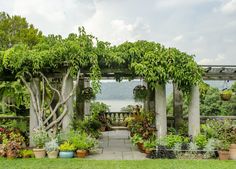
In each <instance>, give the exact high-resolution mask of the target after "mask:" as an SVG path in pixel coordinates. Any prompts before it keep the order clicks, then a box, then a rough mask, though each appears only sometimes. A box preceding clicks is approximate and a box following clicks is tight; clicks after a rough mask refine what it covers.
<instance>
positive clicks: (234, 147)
mask: <svg viewBox="0 0 236 169" xmlns="http://www.w3.org/2000/svg"><path fill="white" fill-rule="evenodd" d="M229 158H230V159H231V160H236V144H231V145H230V149H229Z"/></svg>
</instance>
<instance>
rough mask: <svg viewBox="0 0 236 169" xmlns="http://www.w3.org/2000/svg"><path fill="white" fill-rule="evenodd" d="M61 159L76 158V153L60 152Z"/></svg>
mask: <svg viewBox="0 0 236 169" xmlns="http://www.w3.org/2000/svg"><path fill="white" fill-rule="evenodd" d="M59 157H60V158H73V157H74V151H60V152H59Z"/></svg>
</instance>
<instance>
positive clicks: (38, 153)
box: [33, 148, 46, 158]
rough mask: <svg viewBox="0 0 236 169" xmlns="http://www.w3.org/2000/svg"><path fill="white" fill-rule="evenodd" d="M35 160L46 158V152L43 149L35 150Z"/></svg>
mask: <svg viewBox="0 0 236 169" xmlns="http://www.w3.org/2000/svg"><path fill="white" fill-rule="evenodd" d="M33 152H34V156H35V158H45V156H46V150H45V149H42V148H34V149H33Z"/></svg>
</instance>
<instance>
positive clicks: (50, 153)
mask: <svg viewBox="0 0 236 169" xmlns="http://www.w3.org/2000/svg"><path fill="white" fill-rule="evenodd" d="M58 153H59V152H58V150H55V151H48V152H47V154H48V158H57V156H58Z"/></svg>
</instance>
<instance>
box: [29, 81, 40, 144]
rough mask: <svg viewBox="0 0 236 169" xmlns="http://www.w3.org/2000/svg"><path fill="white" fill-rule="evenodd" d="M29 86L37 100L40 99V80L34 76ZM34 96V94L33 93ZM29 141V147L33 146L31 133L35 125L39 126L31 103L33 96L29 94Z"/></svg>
mask: <svg viewBox="0 0 236 169" xmlns="http://www.w3.org/2000/svg"><path fill="white" fill-rule="evenodd" d="M30 88H31V89H32V91H33V93H34V94H36V93H38V94H37V96H38V98H39V100H40V80H39V79H38V78H34V79H33V80H32V81H31V82H30ZM35 96H36V95H35ZM29 127H30V130H29V132H30V133H29V139H30V140H29V143H30V147H33V146H35V144H34V143H33V140H32V134H33V130H34V129H35V128H37V127H39V120H38V116H37V114H36V110H35V108H34V105H33V96H32V95H30V119H29Z"/></svg>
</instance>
